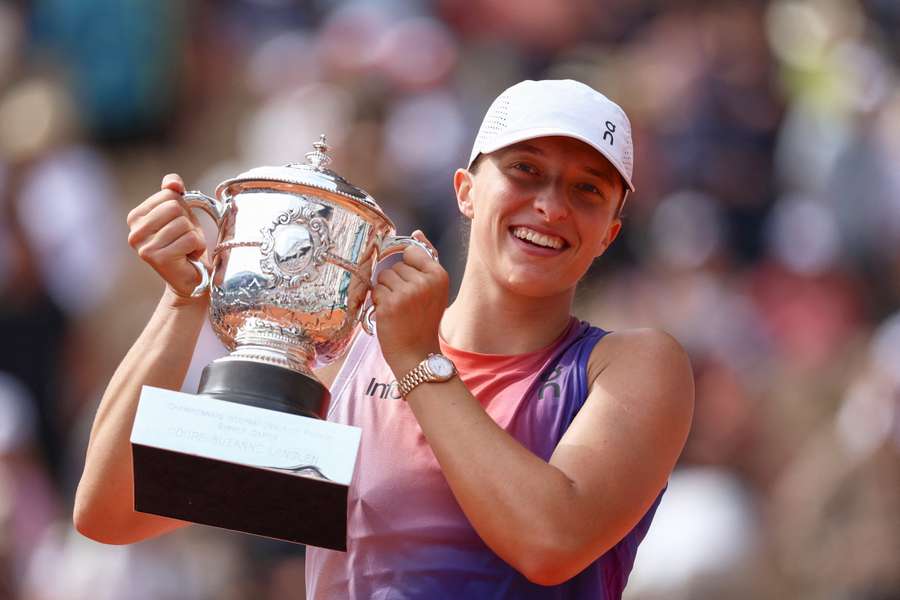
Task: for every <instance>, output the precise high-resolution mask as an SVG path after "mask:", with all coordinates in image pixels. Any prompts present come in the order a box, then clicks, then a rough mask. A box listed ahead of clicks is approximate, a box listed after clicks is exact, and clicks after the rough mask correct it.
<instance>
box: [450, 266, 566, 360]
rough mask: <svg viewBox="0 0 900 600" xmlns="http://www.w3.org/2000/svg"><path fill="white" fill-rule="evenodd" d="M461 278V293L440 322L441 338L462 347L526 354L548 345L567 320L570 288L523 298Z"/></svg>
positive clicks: (564, 326) (479, 350)
mask: <svg viewBox="0 0 900 600" xmlns="http://www.w3.org/2000/svg"><path fill="white" fill-rule="evenodd" d="M473 279H474V278H472V277H466V276H463V281H462V284H461V285H460V289H459V294H457V296H456V299H455V300H454V301H453V304H451V305H450V306H449V307H448V308H447V310H446V311H445V312H444V317H443V319H442V320H441V337H442V338H443V339H444V341H446V342H447V343H448V344H450V345H451V346H453V347H454V348H459V349H460V350H467V351H470V352H479V353H482V354H508V355H512V354H524V353H526V352H532V351H535V350H540V349H541V348H544V347H546V346H548V345H550V344H551V343H552V342H553V341H554V340H555V339H557V338H558V337H559V336H560V334H562V332H563V331H564V330H565V328H566V327H567V326H568V324H569V322H570V320H571V309H572V298H573V294H574V290H569V291H567V292H565V293H563V294H559V295H556V296H549V297H538V298H532V297H526V296H521V295H518V294H514V293H512V292H511V291H509V290H507V289H505V288H503V287H501V286H499V285H496V284H495V285H491V284H486V285H483V284H482V283H481V282H475V281H473Z"/></svg>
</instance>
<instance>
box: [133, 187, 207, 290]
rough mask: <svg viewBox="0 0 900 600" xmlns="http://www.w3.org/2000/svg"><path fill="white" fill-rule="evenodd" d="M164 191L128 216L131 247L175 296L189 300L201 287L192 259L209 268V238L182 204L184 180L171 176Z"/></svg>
mask: <svg viewBox="0 0 900 600" xmlns="http://www.w3.org/2000/svg"><path fill="white" fill-rule="evenodd" d="M160 187H161V190H160V191H159V192H157V193H155V194H153V195H152V196H150V197H149V198H147V199H146V200H144V201H143V202H142V203H141V204H139V205H138V206H137V207H136V208H135V209H134V210H132V211H131V212H130V213H128V219H127V222H128V227H129V229H130V233H129V234H128V244H129V245H130V246H131V247H132V248H134V249H135V251H136V252H137V253H138V256H140V257H141V259H142V260H143V261H144V262H146V263H147V264H149V265H150V266H151V267H153V269H154V270H155V271H156V272H157V273H159V275H160V277H162V278H163V280H164V281H165V282H166V285H167V287H168V289H169V290H170V291H171V292H173V293H174V294H175V295H176V296H179V297H181V298H185V299H188V298H190V296H191V292H192V291H193V289H194V288H195V287H196V286H197V285H198V284H199V283H200V274H199V273H198V272H197V268H196V267H194V265H192V264H191V263H190V262H189V261H188V259H189V258H190V259H193V260H199V261H201V262H202V263H203V264H204V265H206V266H207V268H208V267H209V261H208V259H207V257H206V237H205V236H204V235H203V230H202V229H201V228H200V224H199V223H198V222H197V218H196V217H195V216H194V215H193V214H191V211H190V210H189V209H188V208H187V206H186V205H185V203H184V201H183V200H182V195H183V194H184V182H183V181H182V180H181V177H180V176H179V175H177V174H175V173H170V174H169V175H166V176H165V177H163V180H162V185H161V186H160ZM198 300H199V299H198Z"/></svg>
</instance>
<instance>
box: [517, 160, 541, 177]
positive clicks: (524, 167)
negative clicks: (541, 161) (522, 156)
mask: <svg viewBox="0 0 900 600" xmlns="http://www.w3.org/2000/svg"><path fill="white" fill-rule="evenodd" d="M512 168H513V169H516V170H517V171H522V172H523V173H530V174H532V175H534V174H536V173H537V169H536V168H535V167H534V165H531V164H529V163H524V162H519V163H515V164H513V166H512Z"/></svg>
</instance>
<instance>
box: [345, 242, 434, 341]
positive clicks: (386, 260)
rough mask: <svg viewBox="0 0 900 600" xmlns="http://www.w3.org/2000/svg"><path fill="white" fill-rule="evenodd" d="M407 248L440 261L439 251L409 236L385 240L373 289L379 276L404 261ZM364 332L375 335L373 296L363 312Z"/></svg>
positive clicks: (367, 301)
mask: <svg viewBox="0 0 900 600" xmlns="http://www.w3.org/2000/svg"><path fill="white" fill-rule="evenodd" d="M407 246H418V247H419V248H421V249H422V250H424V251H425V252H427V253H428V255H429V256H431V258H433V259H434V260H437V259H438V254H437V250H435V249H434V247H433V246H431V245H429V244H425V243H423V242H420V241H419V240H417V239H416V238H414V237H412V236H409V235H392V236H389V237H387V238H385V239H384V241H383V242H382V243H381V245H380V246H379V247H378V262H376V263H375V267H374V268H373V269H372V287H374V286H375V282H376V281H377V280H378V274H379V273H381V272H382V271H384V270H385V269H387V268H388V267H391V266H393V265H395V264H397V263H398V262H400V261H401V260H403V251H404V250H405V249H406V247H407ZM360 323H361V324H362V328H363V331H365V332H366V333H368V334H369V335H375V305H374V304H372V296H371V294H370V295H369V298H368V300H366V308H365V310H363V314H362V318H361V319H360Z"/></svg>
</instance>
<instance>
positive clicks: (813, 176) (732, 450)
mask: <svg viewBox="0 0 900 600" xmlns="http://www.w3.org/2000/svg"><path fill="white" fill-rule="evenodd" d="M898 74H900V3H898V2H897V1H896V0H772V1H761V0H758V1H754V0H723V1H708V2H702V1H699V0H694V1H688V0H678V1H673V0H669V1H663V0H604V1H602V2H601V1H598V0H566V1H559V0H528V1H527V2H516V1H513V0H430V1H414V0H406V1H404V0H381V1H376V0H370V1H337V0H294V1H291V0H217V1H215V2H213V1H201V0H195V1H192V2H181V1H176V0H131V1H129V2H118V1H115V0H34V1H32V2H10V1H6V2H4V3H0V340H3V344H2V349H0V598H10V599H27V600H55V599H65V600H80V599H87V598H91V599H100V600H104V599H137V600H143V599H147V600H151V599H152V600H156V599H172V600H182V599H183V600H193V599H198V600H200V599H213V598H224V599H229V600H239V599H245V598H246V599H250V598H253V599H258V598H263V599H268V600H280V599H287V598H292V599H293V598H302V597H303V549H302V547H300V546H295V545H290V544H281V543H276V542H272V541H267V540H262V539H258V538H255V537H252V536H247V535H239V534H233V533H227V532H222V531H219V530H215V529H211V528H205V527H192V528H188V530H183V531H179V532H177V533H175V534H173V535H169V536H166V537H164V538H161V539H157V540H152V541H148V542H144V543H141V544H137V545H134V546H128V547H109V546H103V545H100V544H96V543H93V542H91V541H89V540H87V539H84V538H83V537H81V536H80V535H79V534H77V533H76V532H75V531H74V530H73V527H72V525H71V516H70V515H71V505H72V499H73V493H74V489H75V486H76V485H77V481H78V478H79V476H80V473H81V468H82V464H83V457H84V449H85V445H86V440H87V435H88V431H89V427H90V423H91V420H92V418H93V415H94V411H95V409H96V406H97V402H98V401H99V397H100V395H101V393H102V391H103V388H104V386H105V383H106V381H107V380H108V379H109V377H110V375H111V374H112V371H113V369H114V368H115V366H116V364H117V362H118V361H119V359H120V358H121V357H122V356H123V355H124V353H125V352H126V350H127V348H128V347H129V346H130V344H131V343H132V341H133V340H134V339H135V338H136V337H137V335H138V333H139V332H140V330H141V328H142V327H143V325H144V323H145V322H146V319H147V318H148V317H149V315H150V313H151V311H152V309H153V307H154V306H155V304H156V302H157V300H158V298H159V296H160V294H161V292H162V284H161V282H160V281H159V280H158V279H157V278H156V276H155V274H154V273H153V272H152V271H151V269H150V268H149V267H146V266H145V265H143V264H142V263H141V262H140V261H139V259H138V258H137V257H136V256H135V255H134V254H133V252H132V251H131V249H130V248H129V247H128V245H127V241H126V237H127V227H126V224H125V215H126V214H127V212H128V211H129V210H130V209H131V208H132V207H134V206H135V205H137V204H138V203H139V202H141V201H142V200H143V199H144V198H145V197H147V196H148V195H150V194H152V193H153V192H155V191H156V190H158V189H159V182H160V179H161V178H162V176H163V175H164V174H165V173H168V172H172V171H175V172H179V173H181V174H182V176H183V177H184V179H185V181H186V182H187V184H188V188H194V189H200V190H203V191H206V192H207V193H212V191H213V190H214V189H215V186H216V184H217V183H218V182H219V181H221V180H223V179H226V178H228V177H231V176H233V175H236V174H237V173H239V172H240V171H243V170H245V169H248V168H251V167H255V166H259V165H264V164H274V165H282V164H285V163H287V162H292V161H298V160H302V159H303V155H304V153H305V152H307V151H308V150H310V146H311V144H312V142H314V141H315V140H316V139H317V137H318V135H319V134H320V133H322V132H325V133H327V134H328V136H329V138H328V139H329V142H330V143H331V145H332V146H333V147H334V158H335V160H334V162H333V167H334V169H335V170H337V171H338V172H339V173H341V174H342V175H344V176H345V177H346V178H347V179H349V180H350V181H352V182H353V183H355V184H356V185H358V186H360V187H362V188H364V189H366V190H367V191H369V192H370V193H371V194H372V195H373V196H374V197H375V198H376V199H377V200H378V202H379V203H380V204H381V206H382V207H383V208H384V209H385V211H386V212H387V213H388V214H389V215H390V216H391V217H392V218H393V219H394V220H395V222H396V223H397V224H398V229H399V230H400V231H401V232H408V231H410V230H411V229H413V228H415V227H421V228H422V229H423V230H424V231H425V232H426V234H427V235H428V236H429V237H430V238H431V239H432V240H434V241H436V243H437V244H438V246H439V249H440V250H441V252H442V259H443V262H444V264H445V265H446V266H447V268H448V270H450V271H451V275H452V276H453V277H454V278H455V280H456V281H457V282H458V280H459V276H460V274H461V269H460V266H461V264H462V263H461V261H462V258H463V249H462V244H461V234H460V231H459V218H458V217H457V213H456V208H455V204H454V198H453V194H452V186H451V175H452V172H453V170H454V168H456V167H458V166H461V165H462V164H464V162H465V159H466V157H467V155H468V151H469V148H470V144H471V141H472V139H473V137H474V133H475V131H476V130H477V127H478V125H479V122H480V119H481V117H482V115H483V113H484V111H485V110H486V108H487V106H488V104H489V103H490V101H491V100H492V99H493V98H494V97H495V96H496V95H497V93H499V92H500V91H501V90H502V89H504V88H505V87H507V86H508V85H510V84H512V83H515V82H516V81H519V80H521V79H523V78H563V77H573V78H577V79H580V80H582V81H585V82H586V83H589V84H592V85H594V86H595V87H597V88H598V89H600V90H602V91H603V92H605V93H606V94H607V95H609V96H610V97H612V98H613V99H615V100H616V101H618V102H619V103H620V104H622V105H623V106H624V107H625V109H626V111H627V112H628V113H629V115H630V117H631V121H632V125H633V128H634V137H635V147H636V160H635V163H636V168H635V183H636V185H637V188H638V192H637V194H635V195H634V196H633V197H632V198H631V199H630V201H629V204H628V206H627V210H626V220H625V228H624V231H623V235H622V236H621V237H620V238H619V240H618V241H617V242H616V244H615V245H614V246H613V248H612V249H611V250H610V252H608V253H607V254H606V256H605V257H604V258H603V259H602V260H600V261H598V263H597V264H596V265H595V267H594V268H593V269H592V271H591V272H590V273H589V276H588V277H587V278H586V281H585V282H584V284H583V286H582V288H581V290H580V294H579V296H578V306H577V310H578V314H579V316H582V317H584V318H587V319H589V320H591V321H592V322H594V323H595V324H598V325H600V326H602V327H605V328H607V329H620V328H625V327H641V326H657V327H662V328H664V329H666V330H668V331H670V332H671V333H672V334H674V335H675V336H676V337H677V338H678V339H679V340H680V341H681V342H682V344H684V345H685V346H686V347H687V349H688V351H689V352H690V355H691V358H692V361H693V366H694V369H695V377H696V383H697V407H696V414H695V420H694V426H693V431H692V434H691V437H690V440H689V442H688V445H687V448H686V449H685V452H684V455H683V457H682V460H681V462H680V464H679V467H678V469H677V471H676V472H675V474H674V475H673V477H672V479H671V483H670V486H669V490H668V492H667V494H666V496H665V498H664V501H663V503H662V506H661V508H660V510H659V513H658V515H657V517H656V520H655V522H654V524H653V527H652V528H651V530H650V534H649V535H648V538H647V539H646V541H645V542H644V544H643V546H642V547H641V550H640V552H639V553H638V560H637V564H636V566H635V570H634V572H633V574H632V577H631V582H630V584H629V587H628V589H627V593H626V597H627V598H628V599H630V600H653V599H656V598H666V599H673V598H674V599H676V600H679V599H714V598H715V599H721V598H738V599H741V598H786V599H794V598H797V599H806V598H816V599H818V598H823V599H829V600H831V599H834V600H843V599H862V600H890V599H897V598H900V460H898V458H900V311H898V307H900V78H898ZM201 220H203V217H202V216H201ZM217 352H220V349H218V348H217V342H216V340H215V339H214V337H213V336H212V335H211V334H209V333H208V332H206V333H204V335H203V336H202V337H201V341H200V347H199V349H198V352H197V358H196V360H195V363H196V365H195V367H194V368H193V369H192V372H191V375H190V376H189V377H188V382H186V384H185V389H186V390H189V391H194V389H195V386H196V375H197V371H198V369H199V368H200V367H202V366H203V365H205V364H206V362H208V360H209V359H211V358H212V356H213V355H215V354H216V353H217Z"/></svg>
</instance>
